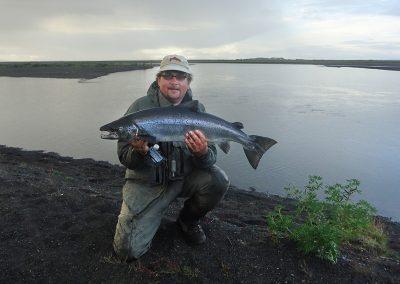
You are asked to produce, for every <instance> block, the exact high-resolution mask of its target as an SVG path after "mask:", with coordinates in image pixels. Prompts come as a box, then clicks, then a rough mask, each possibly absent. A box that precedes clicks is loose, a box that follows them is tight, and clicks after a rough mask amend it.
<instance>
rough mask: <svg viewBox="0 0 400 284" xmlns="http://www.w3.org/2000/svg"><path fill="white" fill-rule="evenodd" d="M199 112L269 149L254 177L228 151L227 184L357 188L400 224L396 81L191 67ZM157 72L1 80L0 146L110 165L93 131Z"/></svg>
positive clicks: (390, 75) (353, 72)
mask: <svg viewBox="0 0 400 284" xmlns="http://www.w3.org/2000/svg"><path fill="white" fill-rule="evenodd" d="M192 68H193V71H194V74H195V78H194V81H193V82H192V90H193V92H194V95H195V98H197V99H199V100H200V101H201V102H202V103H203V104H204V105H205V106H206V109H207V111H208V112H210V113H213V114H216V115H218V116H220V117H222V118H224V119H226V120H228V121H232V122H233V121H241V122H243V124H244V126H245V128H244V130H245V132H246V133H248V134H257V135H262V136H267V137H271V138H273V139H275V140H277V141H278V144H276V145H275V146H273V147H272V148H271V149H270V150H269V151H268V152H267V153H266V154H265V155H264V157H263V159H262V160H261V163H260V165H259V167H258V169H257V170H253V169H252V168H251V166H250V165H249V164H248V162H247V159H246V157H245V155H244V153H243V150H242V147H241V146H240V145H238V144H235V143H233V145H232V149H231V152H230V153H229V154H228V155H225V154H224V153H222V151H220V152H219V156H218V164H219V165H220V166H221V167H222V168H223V169H224V170H225V171H226V172H227V174H228V175H229V177H230V179H231V182H232V184H234V185H237V186H240V187H244V188H249V187H253V188H255V189H256V190H258V191H267V192H269V193H272V194H280V195H284V190H283V188H284V187H285V186H287V185H289V184H294V185H297V186H300V187H301V186H303V185H304V184H305V183H306V181H307V179H308V175H320V176H322V177H323V178H324V180H325V181H326V183H328V184H333V183H336V182H338V183H344V182H345V181H346V179H351V178H356V179H359V180H360V181H361V187H360V188H361V190H362V191H363V194H362V198H363V199H366V200H368V201H369V202H371V203H372V204H373V205H374V206H375V207H377V208H378V211H379V213H380V214H383V215H385V216H389V217H392V218H393V219H395V220H400V206H399V205H400V191H399V184H400V174H399V173H400V162H399V160H400V127H399V122H400V83H399V82H400V72H395V71H384V70H370V69H361V68H328V67H323V66H312V65H310V66H307V65H261V64H260V65H258V64H197V65H193V66H192ZM156 71H157V68H155V69H150V70H140V71H131V72H121V73H114V74H110V75H108V76H104V77H100V78H96V79H93V80H87V81H80V80H76V79H41V78H40V79H39V78H9V77H0V144H4V145H8V146H18V147H22V148H25V149H30V150H39V149H40V150H46V151H53V152H57V153H60V154H61V155H67V156H72V157H77V158H82V157H85V158H86V157H89V158H94V159H96V160H106V161H110V162H111V163H115V164H118V163H119V162H118V158H117V155H116V145H115V144H116V143H115V141H109V140H102V139H100V138H99V134H100V133H99V130H98V129H99V126H101V125H103V124H105V123H107V122H110V121H112V120H114V119H116V118H119V117H120V116H121V115H122V114H123V113H124V112H125V111H126V109H127V108H128V106H129V105H130V104H131V103H132V102H133V101H134V100H135V99H136V98H138V97H140V96H142V95H144V94H145V92H146V90H147V88H148V86H149V85H150V83H151V82H152V81H153V79H154V77H155V74H156Z"/></svg>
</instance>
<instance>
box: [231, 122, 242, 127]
mask: <svg viewBox="0 0 400 284" xmlns="http://www.w3.org/2000/svg"><path fill="white" fill-rule="evenodd" d="M232 125H233V127H235V128H236V129H243V123H241V122H232Z"/></svg>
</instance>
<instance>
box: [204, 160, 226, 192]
mask: <svg viewBox="0 0 400 284" xmlns="http://www.w3.org/2000/svg"><path fill="white" fill-rule="evenodd" d="M209 173H210V175H211V182H212V187H213V190H214V191H215V193H218V194H219V195H221V196H223V195H224V194H225V192H226V190H227V189H228V187H229V179H228V176H227V175H226V173H225V172H224V171H223V170H222V169H221V168H220V167H218V166H215V165H214V166H212V167H211V168H210V170H209Z"/></svg>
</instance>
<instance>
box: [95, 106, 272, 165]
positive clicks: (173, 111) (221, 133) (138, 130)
mask: <svg viewBox="0 0 400 284" xmlns="http://www.w3.org/2000/svg"><path fill="white" fill-rule="evenodd" d="M196 129H197V130H200V131H202V132H203V133H204V135H205V136H206V137H207V140H208V141H210V142H212V143H215V144H217V145H218V146H219V147H220V148H221V149H222V151H223V152H224V153H226V154H227V153H228V152H229V149H230V144H229V142H230V141H233V142H236V143H240V144H242V146H243V150H244V152H245V154H246V157H247V159H248V161H249V163H250V165H251V166H252V167H253V168H254V169H256V168H257V166H258V164H259V162H260V159H261V157H262V156H263V154H264V153H265V151H267V150H268V149H269V148H270V147H271V146H273V145H274V144H276V143H277V142H276V141H275V140H273V139H271V138H268V137H262V136H257V135H247V134H246V133H244V132H243V131H242V129H243V124H242V123H240V122H233V123H231V122H228V121H226V120H224V119H222V118H219V117H217V116H215V115H212V114H209V113H205V112H202V111H200V109H199V102H198V101H191V102H188V103H183V104H180V105H178V106H170V107H162V108H151V109H146V110H142V111H138V112H135V113H132V114H129V115H126V116H123V117H121V118H120V119H118V120H115V121H113V122H110V123H108V124H106V125H103V126H102V127H100V131H103V132H108V133H102V134H101V138H103V139H120V140H127V141H129V140H132V139H140V140H145V141H148V142H150V143H157V142H179V141H184V140H185V134H186V133H187V132H189V131H193V130H196Z"/></svg>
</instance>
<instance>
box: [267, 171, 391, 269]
mask: <svg viewBox="0 0 400 284" xmlns="http://www.w3.org/2000/svg"><path fill="white" fill-rule="evenodd" d="M359 185H360V182H359V181H358V180H356V179H351V180H347V183H346V184H345V185H342V184H335V185H332V186H324V185H323V181H322V178H321V177H319V176H310V177H309V181H308V184H307V185H306V186H305V187H304V190H300V189H298V188H297V187H295V186H291V187H287V188H285V190H286V191H287V193H288V196H289V197H291V198H293V199H295V200H296V210H295V213H294V214H293V215H284V214H283V213H282V209H283V208H282V206H277V207H276V208H275V210H274V211H273V212H271V213H269V214H268V215H267V223H268V226H269V230H270V233H271V236H272V238H273V239H274V240H278V241H279V240H280V239H284V238H287V239H291V240H293V241H295V242H296V243H297V244H298V247H299V249H300V250H301V251H303V252H304V253H305V254H315V255H317V256H318V257H320V258H322V259H326V260H329V261H330V262H333V263H335V262H336V261H337V258H338V256H339V252H340V251H339V249H340V246H341V245H342V244H343V243H345V242H352V241H356V240H357V241H361V242H363V243H364V245H366V246H372V247H374V249H379V250H384V247H385V243H386V237H385V235H384V233H383V230H382V229H379V228H378V227H377V226H375V223H374V217H373V216H374V214H375V213H376V209H375V208H374V207H372V206H371V205H370V204H369V203H368V202H367V201H364V200H361V201H358V202H356V203H354V202H353V201H351V198H352V197H353V195H354V194H356V193H361V191H360V190H359V189H358V187H359ZM323 189H325V190H324V191H323V192H324V193H325V199H323V200H320V199H319V198H318V193H321V192H322V190H323Z"/></svg>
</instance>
